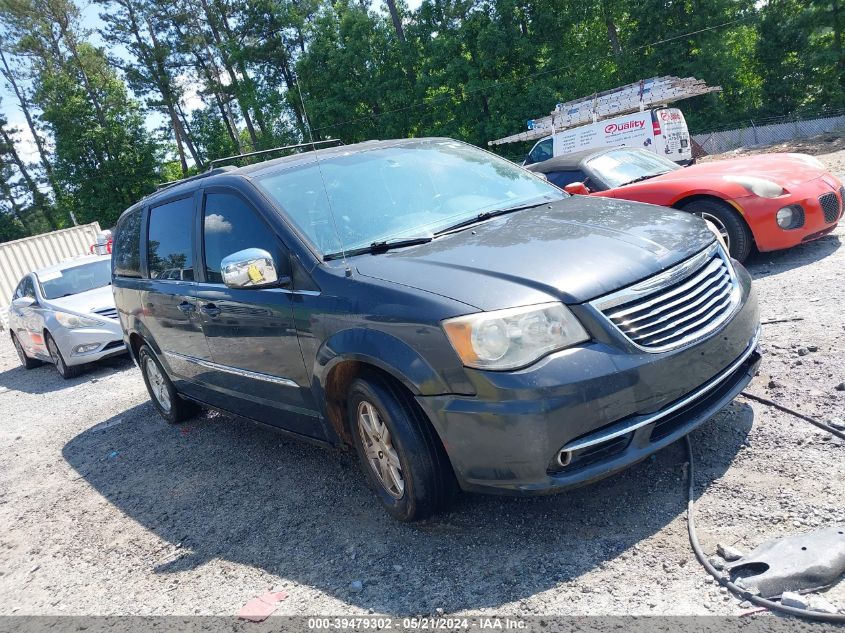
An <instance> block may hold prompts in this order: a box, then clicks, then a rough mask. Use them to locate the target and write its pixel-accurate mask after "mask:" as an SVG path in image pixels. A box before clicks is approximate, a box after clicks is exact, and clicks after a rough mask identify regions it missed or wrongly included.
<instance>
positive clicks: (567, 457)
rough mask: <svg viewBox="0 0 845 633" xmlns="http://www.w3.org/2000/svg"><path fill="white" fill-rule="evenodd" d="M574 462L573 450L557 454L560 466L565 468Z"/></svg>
mask: <svg viewBox="0 0 845 633" xmlns="http://www.w3.org/2000/svg"><path fill="white" fill-rule="evenodd" d="M571 462H572V451H561V452H560V453H558V454H557V464H558V466H560V467H562V468H564V467H566V466H569V464H570V463H571Z"/></svg>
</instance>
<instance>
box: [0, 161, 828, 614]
mask: <svg viewBox="0 0 845 633" xmlns="http://www.w3.org/2000/svg"><path fill="white" fill-rule="evenodd" d="M837 149H839V148H837ZM820 158H821V159H823V160H826V161H828V162H829V164H830V165H831V167H832V169H834V170H835V171H836V172H837V173H839V174H840V175H842V173H843V172H845V151H838V152H836V153H834V154H827V155H825V154H821V155H820ZM843 236H845V228H843V227H840V228H839V229H838V230H837V231H836V232H835V233H833V234H831V235H829V236H827V237H825V238H823V239H821V240H819V241H817V242H815V243H812V244H807V245H804V246H801V247H798V248H795V249H792V250H790V251H786V252H779V253H775V254H767V255H762V256H757V257H756V258H754V259H752V260H751V261H750V262H749V265H748V267H749V269H750V270H751V272H752V274H753V275H754V277H755V284H756V286H757V291H758V293H759V296H760V299H761V303H762V312H763V319H764V320H775V319H801V320H797V321H790V322H785V323H773V324H768V325H765V326H764V344H763V351H764V361H763V365H762V367H761V371H760V374H759V376H757V377H756V378H755V380H754V381H753V382H752V384H751V385H750V387H749V389H750V391H752V392H753V393H756V394H759V395H763V396H766V397H769V398H773V399H776V400H777V401H778V402H781V403H783V404H785V405H788V406H791V407H794V408H797V409H799V410H801V411H803V412H805V413H807V414H809V415H813V416H816V417H818V418H819V419H822V420H832V421H836V422H838V423H840V424H841V423H843V422H845V391H838V390H837V389H836V386H837V385H839V384H840V383H842V382H843V381H845V361H843V358H845V326H844V325H843V317H842V305H843V303H845V286H844V285H843V281H842V280H843V271H845V248H842V239H843ZM4 336H5V335H4ZM0 412H2V420H3V423H2V425H0V451H2V453H3V455H4V459H3V460H2V463H0V525H2V526H3V530H2V533H0V614H11V613H15V614H98V615H111V614H139V615H147V614H179V615H188V614H221V615H231V614H235V613H237V612H238V610H239V609H240V608H241V607H242V606H243V605H244V604H245V603H246V602H247V601H248V600H250V599H251V598H253V597H255V596H256V595H259V594H262V593H264V592H266V591H268V590H270V589H271V588H277V587H279V588H283V589H284V590H285V591H287V592H288V594H289V597H288V598H287V599H286V600H284V601H283V602H282V603H281V604H280V606H279V609H278V610H277V612H276V613H277V614H286V613H290V614H307V615H315V614H335V615H336V614H365V613H377V614H389V615H409V614H436V613H441V611H440V610H442V613H446V614H449V613H464V614H468V613H472V614H485V613H496V614H499V615H508V614H512V615H531V614H536V615H543V614H547V615H563V614H617V615H620V614H673V615H687V614H738V613H741V612H742V611H743V610H744V609H743V607H742V606H740V604H739V603H738V601H737V600H735V599H733V598H731V597H730V596H728V595H727V594H726V593H724V592H723V591H721V590H720V589H719V588H718V587H717V586H716V585H714V584H713V583H712V582H709V580H710V579H709V576H708V575H707V574H706V573H705V572H704V571H703V569H701V568H700V566H699V565H698V563H697V562H696V561H695V559H694V557H693V556H692V553H691V551H690V548H689V544H688V541H687V533H686V522H685V518H684V511H685V506H686V493H685V490H686V489H685V479H684V475H685V472H686V470H685V465H684V462H685V459H686V457H685V452H684V448H683V445H682V444H680V443H678V444H675V445H673V446H670V447H668V448H667V449H666V450H664V451H662V452H661V453H659V454H657V455H655V456H654V457H652V458H651V459H649V460H646V461H645V462H643V463H641V464H639V465H637V466H635V467H633V468H631V469H629V470H628V471H626V472H624V473H622V474H620V475H617V476H615V477H612V478H610V479H607V480H604V481H603V482H600V483H598V484H596V485H593V486H591V487H588V488H583V489H579V490H575V491H572V492H568V493H565V494H561V495H558V496H554V497H548V498H541V499H532V500H519V499H507V498H494V497H484V496H474V495H462V496H461V497H460V498H459V499H458V501H457V503H456V504H455V505H454V507H453V508H452V509H451V511H449V512H448V513H446V514H444V515H442V516H440V517H438V518H436V519H434V520H431V521H428V522H424V523H420V524H415V525H402V524H398V523H396V522H394V521H393V520H391V519H390V518H388V517H387V515H386V514H385V513H384V512H382V511H381V510H380V508H379V507H378V506H377V504H376V502H375V501H374V499H373V497H372V496H371V495H370V493H369V492H368V491H367V490H366V489H365V486H364V483H363V477H362V476H361V475H360V474H359V472H358V467H357V464H356V463H355V461H354V459H353V457H352V456H351V455H347V454H343V453H336V452H332V451H327V450H323V449H320V448H316V447H313V446H310V445H305V444H301V443H297V442H294V441H290V440H287V439H286V438H284V437H282V436H280V435H278V434H274V433H272V432H269V431H266V430H262V429H260V428H257V427H252V426H250V425H246V424H243V423H240V422H237V421H234V420H232V419H229V418H227V417H225V416H222V415H219V414H205V415H203V416H202V417H199V418H197V419H195V420H193V421H191V422H189V423H187V424H186V425H184V426H181V427H169V426H167V425H166V424H164V423H163V422H162V421H161V420H160V419H159V417H158V416H157V415H156V413H155V411H154V409H153V407H152V406H151V405H150V404H149V402H148V399H147V394H146V392H145V390H144V386H143V382H142V380H141V376H140V374H139V372H138V371H137V370H136V369H135V367H134V366H133V365H132V364H131V362H130V361H129V360H124V359H116V360H111V361H107V362H104V363H101V364H99V365H98V366H97V367H95V368H93V369H92V370H91V371H89V372H87V373H85V374H84V375H83V376H81V377H79V378H77V379H74V380H71V381H63V380H61V379H60V378H59V377H58V375H57V374H56V373H55V371H54V370H53V369H52V368H51V367H42V368H39V369H36V370H33V371H30V372H27V371H24V370H23V369H22V368H21V367H19V366H18V363H17V359H16V357H15V355H14V351H13V349H12V346H11V345H10V344H8V343H7V342H3V344H2V345H0ZM692 440H693V444H694V452H695V459H696V466H697V483H698V493H699V495H700V496H699V500H698V503H697V508H698V515H697V518H698V526H699V532H700V538H701V540H702V544H703V546H704V548H705V550H706V551H707V552H708V553H712V552H715V549H716V544H717V542H719V543H726V544H731V545H735V546H736V547H738V548H740V549H743V550H746V551H747V550H749V549H751V548H752V547H754V546H756V545H757V544H759V543H761V542H763V541H764V540H767V539H770V538H773V537H778V536H783V535H787V534H792V533H797V532H802V531H807V530H812V529H814V528H818V527H826V526H831V525H843V524H845V504H843V498H845V483H843V482H845V459H843V450H845V442H843V441H841V440H839V439H836V438H833V437H831V436H830V435H828V434H825V433H823V432H822V431H819V430H817V429H816V428H815V427H812V426H810V425H807V424H805V423H804V422H801V421H798V420H796V419H793V418H791V417H789V416H788V415H785V414H782V413H779V412H777V411H774V410H771V409H769V408H766V407H765V406H761V405H758V404H757V403H755V402H751V401H748V400H746V399H744V398H742V397H740V398H738V399H737V400H736V401H735V402H734V403H733V404H732V405H731V406H730V407H728V408H727V409H726V410H725V411H723V412H722V413H721V414H719V415H718V416H717V417H715V418H714V419H713V420H711V421H710V422H708V423H707V424H705V425H703V426H702V427H701V428H700V429H699V430H697V431H696V432H694V433H693V434H692ZM354 581H361V583H362V584H363V589H362V590H360V591H357V592H356V591H352V590H351V589H350V584H351V583H353V582H354ZM826 598H827V599H828V600H830V601H831V602H834V603H835V604H838V605H839V606H840V607H845V583H840V584H839V585H838V586H837V587H834V588H833V589H831V590H830V591H828V592H826Z"/></svg>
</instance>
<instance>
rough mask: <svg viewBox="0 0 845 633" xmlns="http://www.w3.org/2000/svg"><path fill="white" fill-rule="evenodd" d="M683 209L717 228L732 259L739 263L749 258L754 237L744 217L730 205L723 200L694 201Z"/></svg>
mask: <svg viewBox="0 0 845 633" xmlns="http://www.w3.org/2000/svg"><path fill="white" fill-rule="evenodd" d="M682 208H683V210H684V211H687V212H688V213H693V214H695V215H697V216H698V217H700V218H701V219H702V220H706V221H707V222H710V223H711V224H712V225H713V226H715V227H716V229H717V230H718V231H719V233H721V234H722V237H723V238H724V239H725V241H726V242H727V244H728V251H729V252H730V255H731V257H733V258H734V259H735V260H737V261H739V262H744V261H745V260H746V259H747V258H748V255H749V253H751V247H752V246H753V244H754V236H753V235H752V234H751V229H749V228H748V225H747V224H746V223H745V220H744V219H743V218H742V216H740V215H739V214H738V213H737V212H736V211H735V210H734V209H733V208H732V207H731V206H730V205H728V204H727V203H726V202H722V201H721V200H694V201H692V202H690V203H689V204H685V205H684V206H683V207H682Z"/></svg>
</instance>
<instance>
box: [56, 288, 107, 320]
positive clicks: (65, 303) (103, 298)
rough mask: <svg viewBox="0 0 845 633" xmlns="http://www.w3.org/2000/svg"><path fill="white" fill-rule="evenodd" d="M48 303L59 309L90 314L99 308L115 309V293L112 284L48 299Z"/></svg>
mask: <svg viewBox="0 0 845 633" xmlns="http://www.w3.org/2000/svg"><path fill="white" fill-rule="evenodd" d="M46 302H47V303H49V304H50V305H51V306H54V307H56V308H59V309H63V310H68V311H70V312H75V313H77V314H88V313H90V312H95V311H97V310H104V309H109V308H110V309H112V310H114V295H113V294H112V288H111V286H103V287H102V288H94V289H93V290H87V291H85V292H80V293H79V294H75V295H71V296H69V297H61V298H60V299H47V300H46Z"/></svg>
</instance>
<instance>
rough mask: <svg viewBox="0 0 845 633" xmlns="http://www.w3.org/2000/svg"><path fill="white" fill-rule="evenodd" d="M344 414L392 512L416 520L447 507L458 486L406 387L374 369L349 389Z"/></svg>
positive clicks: (371, 479) (369, 472) (364, 463)
mask: <svg viewBox="0 0 845 633" xmlns="http://www.w3.org/2000/svg"><path fill="white" fill-rule="evenodd" d="M347 415H348V416H349V418H348V419H349V425H350V430H351V433H352V438H353V442H354V444H355V451H356V452H357V453H358V458H359V461H360V463H361V467H362V469H363V470H364V472H365V475H366V477H367V481H368V482H369V484H370V487H371V488H372V489H373V490H374V491H375V493H376V496H377V497H378V499H379V501H380V502H381V505H382V506H383V507H384V509H385V510H387V512H388V513H389V514H390V515H391V516H393V517H394V518H396V519H398V520H400V521H417V520H419V519H424V518H426V517H428V516H431V515H432V514H435V513H436V512H438V511H440V510H441V509H443V508H444V507H445V506H446V504H447V503H448V501H449V500H450V499H451V498H452V496H453V494H454V492H455V490H456V485H455V476H454V473H453V472H452V466H451V464H450V463H449V459H448V457H447V456H446V451H445V450H444V449H443V445H442V444H441V442H440V439H439V438H438V437H437V435H436V433H435V431H434V428H433V427H432V426H431V423H430V422H429V421H428V420H427V419H426V418H425V414H424V413H423V412H422V411H421V410H420V408H419V406H418V405H417V403H416V402H414V400H413V398H412V397H411V396H410V394H408V393H407V392H406V391H405V390H404V388H402V387H401V386H399V385H397V384H396V383H394V382H392V381H391V380H389V379H386V378H384V377H382V376H379V375H376V374H369V375H366V376H365V377H362V378H358V379H357V380H355V381H354V382H353V383H352V386H351V387H350V389H349V397H348V399H347ZM368 419H369V422H368V421H367V420H368Z"/></svg>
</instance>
